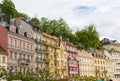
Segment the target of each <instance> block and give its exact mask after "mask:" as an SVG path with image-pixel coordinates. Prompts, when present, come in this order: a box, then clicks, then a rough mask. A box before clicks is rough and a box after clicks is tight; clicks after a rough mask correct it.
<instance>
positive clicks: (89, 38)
mask: <svg viewBox="0 0 120 81" xmlns="http://www.w3.org/2000/svg"><path fill="white" fill-rule="evenodd" d="M76 37H77V40H78V42H79V43H81V44H82V48H85V49H88V48H95V49H99V48H100V47H101V44H100V40H99V34H98V32H97V31H96V29H95V27H94V25H89V26H88V27H87V28H85V29H83V30H81V31H77V32H76Z"/></svg>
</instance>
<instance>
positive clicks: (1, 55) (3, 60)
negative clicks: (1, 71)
mask: <svg viewBox="0 0 120 81" xmlns="http://www.w3.org/2000/svg"><path fill="white" fill-rule="evenodd" d="M7 56H8V54H7V52H6V51H5V50H4V49H3V48H2V47H1V46H0V68H1V67H2V68H5V69H7Z"/></svg>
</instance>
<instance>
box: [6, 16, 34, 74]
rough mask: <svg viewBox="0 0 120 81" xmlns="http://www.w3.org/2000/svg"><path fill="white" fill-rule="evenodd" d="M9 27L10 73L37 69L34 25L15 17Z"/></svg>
mask: <svg viewBox="0 0 120 81" xmlns="http://www.w3.org/2000/svg"><path fill="white" fill-rule="evenodd" d="M7 29H8V69H9V71H10V73H12V72H15V71H21V72H22V73H24V74H25V72H26V71H27V70H28V69H32V70H35V65H34V64H35V59H34V57H35V48H34V40H33V30H32V27H31V26H30V25H29V24H28V23H26V22H25V21H24V20H21V19H20V18H17V19H13V20H12V21H11V25H10V26H9V27H7Z"/></svg>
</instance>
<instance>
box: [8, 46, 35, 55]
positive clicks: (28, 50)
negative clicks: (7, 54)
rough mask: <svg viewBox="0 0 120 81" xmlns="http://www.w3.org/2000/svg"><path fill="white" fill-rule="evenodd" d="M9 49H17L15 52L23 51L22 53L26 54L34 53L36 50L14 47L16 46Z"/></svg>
mask: <svg viewBox="0 0 120 81" xmlns="http://www.w3.org/2000/svg"><path fill="white" fill-rule="evenodd" d="M8 48H10V49H15V50H21V51H25V52H29V53H34V52H35V51H34V50H30V49H26V48H23V47H19V46H14V45H8Z"/></svg>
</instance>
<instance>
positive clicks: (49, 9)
mask: <svg viewBox="0 0 120 81" xmlns="http://www.w3.org/2000/svg"><path fill="white" fill-rule="evenodd" d="M12 1H13V2H14V3H15V5H16V8H17V9H18V10H19V11H21V12H24V13H27V14H28V15H29V16H31V17H34V16H35V14H36V15H37V16H38V18H41V17H47V18H49V19H54V18H55V19H58V18H60V17H62V18H64V19H65V21H66V22H67V23H68V24H69V25H70V27H71V28H72V29H73V30H74V31H76V30H77V29H82V28H84V26H86V25H89V24H94V25H95V26H96V29H97V30H98V32H99V35H100V37H103V36H107V37H111V38H113V39H117V40H120V32H119V27H120V24H119V21H120V14H119V13H120V5H119V4H120V0H115V1H114V0H52V1H51V0H12Z"/></svg>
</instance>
